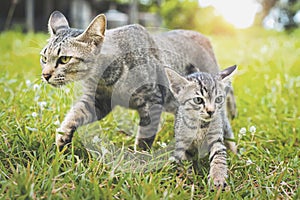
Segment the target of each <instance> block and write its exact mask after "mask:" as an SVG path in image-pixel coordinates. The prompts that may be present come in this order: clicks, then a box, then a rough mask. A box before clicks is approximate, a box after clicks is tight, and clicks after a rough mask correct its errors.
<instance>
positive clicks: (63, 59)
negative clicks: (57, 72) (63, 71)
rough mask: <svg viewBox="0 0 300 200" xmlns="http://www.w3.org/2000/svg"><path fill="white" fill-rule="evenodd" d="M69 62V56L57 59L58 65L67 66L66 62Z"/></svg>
mask: <svg viewBox="0 0 300 200" xmlns="http://www.w3.org/2000/svg"><path fill="white" fill-rule="evenodd" d="M70 60H71V56H61V57H60V58H59V63H60V64H67V63H68V62H70Z"/></svg>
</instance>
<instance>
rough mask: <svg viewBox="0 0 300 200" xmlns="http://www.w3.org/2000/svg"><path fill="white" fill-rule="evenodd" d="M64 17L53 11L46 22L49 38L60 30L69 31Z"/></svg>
mask: <svg viewBox="0 0 300 200" xmlns="http://www.w3.org/2000/svg"><path fill="white" fill-rule="evenodd" d="M69 28H70V27H69V23H68V20H67V19H66V17H65V16H64V15H63V14H62V13H61V12H59V11H54V12H53V13H52V14H51V15H50V17H49V21H48V30H49V33H50V35H51V36H53V35H56V34H57V33H59V32H60V31H61V30H65V29H69Z"/></svg>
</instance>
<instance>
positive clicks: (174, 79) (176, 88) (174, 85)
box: [165, 68, 189, 97]
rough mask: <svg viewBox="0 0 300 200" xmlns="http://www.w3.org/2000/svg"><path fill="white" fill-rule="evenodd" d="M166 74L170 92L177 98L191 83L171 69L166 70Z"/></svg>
mask: <svg viewBox="0 0 300 200" xmlns="http://www.w3.org/2000/svg"><path fill="white" fill-rule="evenodd" d="M165 72H166V76H167V78H168V81H169V84H170V90H171V92H172V93H173V95H174V96H175V97H177V96H178V94H179V92H180V91H182V90H183V89H185V88H186V86H187V85H188V84H189V81H188V80H187V79H186V78H184V77H183V76H181V75H179V74H178V73H177V72H175V71H174V70H172V69H170V68H165Z"/></svg>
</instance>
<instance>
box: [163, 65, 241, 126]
mask: <svg viewBox="0 0 300 200" xmlns="http://www.w3.org/2000/svg"><path fill="white" fill-rule="evenodd" d="M236 70H237V66H232V67H229V68H227V69H225V70H223V71H221V72H219V73H218V74H216V75H212V74H208V73H204V72H196V73H193V74H191V75H189V76H187V77H183V76H181V75H179V74H178V73H176V72H175V71H174V70H172V69H169V68H166V69H165V71H166V76H167V78H168V80H169V88H170V90H171V92H172V93H173V95H174V97H175V98H176V99H177V100H178V102H179V104H180V106H182V108H183V109H184V110H185V111H187V112H188V113H189V114H190V115H192V116H191V117H199V118H200V119H201V120H203V121H211V120H212V119H213V117H214V115H215V114H216V113H218V111H219V110H220V109H221V108H222V106H223V104H224V102H225V98H226V87H230V81H229V78H230V77H231V76H232V75H233V73H234V72H235V71H236Z"/></svg>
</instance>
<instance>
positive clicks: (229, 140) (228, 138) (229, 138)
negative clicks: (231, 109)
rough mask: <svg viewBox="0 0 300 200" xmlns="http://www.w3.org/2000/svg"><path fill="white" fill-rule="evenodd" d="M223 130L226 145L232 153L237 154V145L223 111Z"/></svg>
mask: <svg viewBox="0 0 300 200" xmlns="http://www.w3.org/2000/svg"><path fill="white" fill-rule="evenodd" d="M223 131H224V140H225V145H226V147H227V148H228V149H230V150H231V151H232V152H233V153H234V154H237V147H236V143H235V142H234V134H233V131H232V128H231V125H230V122H229V120H228V118H227V116H226V114H225V113H223Z"/></svg>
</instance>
